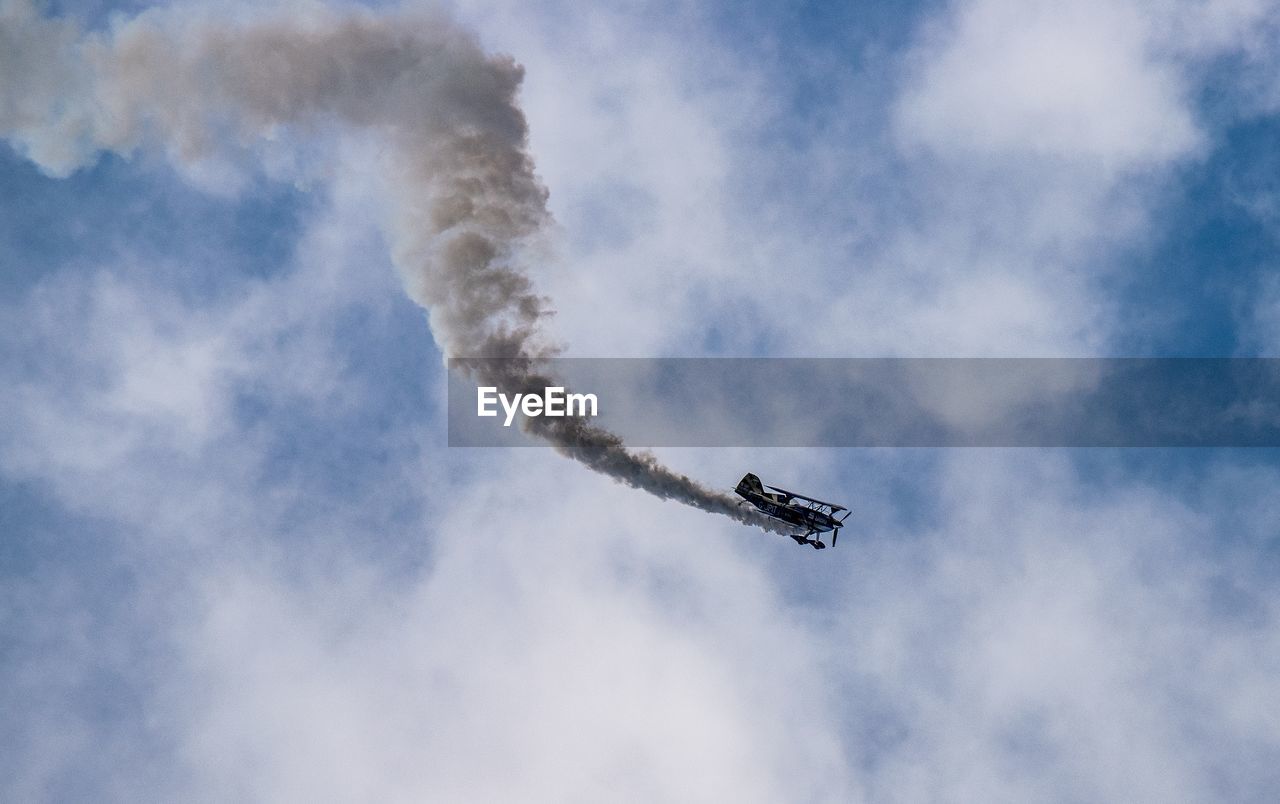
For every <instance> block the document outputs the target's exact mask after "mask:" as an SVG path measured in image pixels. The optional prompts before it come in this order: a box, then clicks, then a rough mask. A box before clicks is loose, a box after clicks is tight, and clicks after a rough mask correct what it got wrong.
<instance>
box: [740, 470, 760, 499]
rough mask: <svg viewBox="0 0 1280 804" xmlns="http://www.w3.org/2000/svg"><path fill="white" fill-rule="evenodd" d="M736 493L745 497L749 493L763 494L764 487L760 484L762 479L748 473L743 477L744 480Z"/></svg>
mask: <svg viewBox="0 0 1280 804" xmlns="http://www.w3.org/2000/svg"><path fill="white" fill-rule="evenodd" d="M734 491H735V492H737V493H738V494H739V495H740V496H743V497H745V496H747V494H748V492H754V493H756V494H763V493H764V485H763V484H761V483H760V478H758V477H756V476H755V475H753V474H751V473H750V472H747V474H745V475H743V477H742V479H741V480H739V481H738V487H737V488H736V489H734Z"/></svg>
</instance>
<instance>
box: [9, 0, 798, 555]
mask: <svg viewBox="0 0 1280 804" xmlns="http://www.w3.org/2000/svg"><path fill="white" fill-rule="evenodd" d="M522 76H523V73H522V69H521V68H520V66H519V65H518V64H516V63H515V62H514V61H512V60H511V59H510V58H507V57H504V56H490V55H488V54H486V53H485V52H484V51H483V50H482V49H481V48H480V46H479V44H478V43H477V42H476V40H475V38H474V37H473V36H471V35H470V34H469V33H468V32H466V31H464V30H463V29H461V28H460V27H458V26H457V25H456V24H455V23H454V22H452V21H451V20H449V19H447V18H446V17H444V16H442V15H439V14H436V15H425V16H423V15H419V16H415V17H412V18H407V17H395V18H388V17H379V16H374V15H372V14H370V13H367V12H349V13H344V14H342V15H336V14H333V13H331V12H327V11H322V10H313V11H311V12H310V13H308V14H306V15H303V16H301V17H299V16H297V15H294V16H291V17H290V18H289V19H288V20H260V21H254V22H251V23H243V24H228V23H226V22H222V21H217V20H212V19H204V20H200V21H195V22H193V21H191V20H190V19H189V18H183V17H178V16H176V15H172V14H165V13H163V12H160V13H145V14H142V15H140V16H139V17H137V18H135V19H133V20H131V21H128V22H124V23H120V24H116V25H115V26H114V27H113V28H112V30H111V31H110V32H109V33H106V34H84V33H82V32H81V31H80V30H79V29H78V27H77V26H76V25H75V24H74V23H73V22H70V21H65V20H56V19H45V18H42V17H40V15H39V14H38V13H37V12H36V11H35V9H34V8H33V6H32V5H31V4H30V3H28V2H24V1H23V0H18V1H17V2H15V1H14V0H0V133H3V135H4V136H5V137H6V138H8V139H9V141H10V142H11V143H12V144H14V146H15V147H17V148H18V149H19V150H20V151H22V152H23V153H25V154H26V155H28V156H29V157H30V158H31V159H32V160H34V161H36V162H37V163H39V164H40V165H41V166H42V167H43V168H44V169H45V170H46V171H48V172H49V173H51V174H54V175H65V174H67V173H70V172H71V171H73V170H74V169H75V168H77V167H78V166H81V165H84V164H87V163H89V162H90V161H92V160H93V159H94V158H95V156H96V154H98V153H99V152H101V151H116V152H121V153H127V152H129V151H131V150H133V149H136V148H138V147H145V146H149V145H153V146H159V147H163V148H164V149H165V150H166V151H167V152H168V153H170V155H171V156H172V157H173V158H175V159H178V160H183V159H189V158H191V157H194V156H197V155H199V154H201V153H202V152H203V151H205V150H207V149H208V148H209V147H210V145H211V144H212V143H214V142H216V141H217V140H218V139H219V138H225V137H239V138H240V139H242V140H252V139H254V138H258V137H261V136H263V135H264V134H266V133H268V132H270V131H271V130H272V129H273V128H274V127H276V126H285V125H298V124H306V123H308V122H313V121H315V122H325V121H338V122H341V123H343V124H347V125H351V126H355V127H359V128H362V129H366V130H369V131H371V132H373V133H375V134H376V135H378V136H381V137H383V138H384V139H385V141H386V142H387V144H388V149H389V152H390V155H391V160H390V161H391V164H392V166H393V167H392V176H391V179H392V181H391V184H392V188H393V192H394V194H395V198H394V201H395V204H394V220H393V221H392V222H391V224H390V226H391V235H392V238H391V239H392V244H393V249H394V253H393V255H392V257H393V260H394V262H395V264H396V266H397V267H398V269H399V270H400V272H401V274H402V276H403V279H404V283H405V287H406V289H407V291H408V293H409V295H410V296H411V297H412V298H413V299H414V300H415V301H416V302H417V303H419V304H420V305H422V306H423V307H424V308H425V309H426V310H427V313H428V319H429V322H430V326H431V331H432V334H433V335H434V337H435V339H436V342H437V343H438V344H439V345H440V348H441V350H442V351H443V352H444V354H445V356H446V357H459V358H468V357H477V358H480V357H503V358H516V360H515V361H494V362H489V363H486V362H484V361H480V362H477V363H472V364H470V367H471V370H472V371H473V373H476V374H477V375H478V378H479V379H481V380H483V382H484V383H485V384H490V385H495V386H498V387H499V388H502V389H503V390H505V391H511V392H514V391H521V390H525V389H528V388H534V387H536V388H541V387H543V386H545V385H550V384H554V383H553V382H552V381H551V380H550V378H546V377H542V376H540V375H539V373H538V359H539V358H542V357H547V356H549V355H550V354H551V353H552V350H551V349H550V348H548V347H547V346H546V345H545V343H544V342H543V340H542V338H541V337H540V325H541V322H542V320H543V318H545V317H546V316H547V315H548V314H549V309H548V307H547V301H546V299H544V298H543V297H541V296H539V295H538V294H537V293H536V292H535V291H534V288H533V287H532V284H531V283H530V281H529V278H528V277H527V276H526V275H525V273H524V272H523V271H522V270H521V267H520V265H519V263H518V260H517V255H518V254H519V252H520V249H521V247H522V245H525V244H527V242H528V241H529V239H530V238H532V237H534V236H535V235H536V234H537V233H538V232H539V231H540V230H541V229H542V227H543V226H544V225H545V224H546V223H547V222H548V220H549V216H548V213H547V208H546V200H547V191H546V189H545V188H544V187H543V186H542V185H541V183H540V182H539V181H538V178H537V176H536V175H535V173H534V167H533V163H532V161H531V160H530V158H529V154H528V151H527V147H526V145H527V129H526V124H525V119H524V115H523V113H522V112H521V110H520V107H519V104H518V102H517V92H518V89H519V86H520V82H521V79H522ZM495 363H501V364H503V365H504V366H507V368H505V369H502V370H497V369H493V368H491V367H492V366H493V365H494V364H495ZM511 366H517V368H516V369H514V370H513V369H511V368H510V367H511ZM525 426H526V430H527V431H528V432H530V433H531V434H533V435H535V436H537V437H539V438H542V439H545V440H547V441H548V442H549V443H551V444H552V445H553V446H554V447H555V448H556V449H557V450H558V451H559V452H561V453H562V454H564V455H566V456H568V457H570V458H573V459H574V460H577V461H579V462H581V463H583V464H585V465H586V466H588V467H589V468H591V469H592V470H594V471H597V472H601V473H604V474H606V475H608V476H610V477H613V478H615V479H616V480H618V481H620V482H623V483H626V484H627V485H630V486H633V487H635V488H638V489H643V490H644V491H647V492H649V493H651V494H655V495H657V496H659V497H662V498H664V499H671V500H677V501H679V502H682V503H685V504H687V505H692V506H695V507H697V508H701V509H703V510H706V511H711V512H715V513H719V514H724V515H727V516H730V517H733V518H735V519H738V520H740V521H742V522H746V523H748V524H752V525H756V526H759V527H763V528H765V529H767V530H773V531H776V532H787V529H786V528H784V527H783V526H781V525H779V524H778V523H775V522H774V521H773V520H771V519H768V518H766V517H764V516H762V515H760V514H758V513H756V512H755V511H752V510H745V509H743V508H740V507H739V506H738V505H737V504H736V502H737V501H736V500H735V499H734V498H733V497H731V496H729V495H727V494H724V493H720V492H716V491H713V490H711V489H708V488H706V487H705V486H703V485H701V484H699V483H697V482H695V481H693V480H691V479H690V478H688V477H687V476H685V475H682V474H679V473H676V472H673V471H672V470H670V469H668V468H667V467H665V466H663V465H662V464H661V463H659V462H658V460H657V459H656V458H655V457H654V456H652V455H649V454H646V453H637V452H634V451H631V450H628V449H627V448H626V446H625V445H624V444H623V443H622V441H621V439H619V438H618V437H617V436H616V435H614V434H612V433H610V432H608V431H606V430H603V429H601V428H598V427H593V426H591V425H588V424H586V423H584V422H583V421H581V420H577V419H555V420H553V419H527V420H526V425H525Z"/></svg>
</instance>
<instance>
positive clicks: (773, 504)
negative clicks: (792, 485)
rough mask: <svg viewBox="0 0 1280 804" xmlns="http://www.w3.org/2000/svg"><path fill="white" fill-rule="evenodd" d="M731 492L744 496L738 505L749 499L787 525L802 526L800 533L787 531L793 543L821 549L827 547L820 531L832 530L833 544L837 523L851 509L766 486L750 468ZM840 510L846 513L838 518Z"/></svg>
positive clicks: (835, 537)
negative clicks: (803, 530) (793, 540)
mask: <svg viewBox="0 0 1280 804" xmlns="http://www.w3.org/2000/svg"><path fill="white" fill-rule="evenodd" d="M765 489H769V491H765ZM734 492H735V493H737V495H738V496H739V497H742V498H743V501H742V502H740V503H738V504H739V505H745V504H746V503H751V504H752V505H754V506H755V507H756V508H759V509H760V510H761V511H763V512H764V513H765V514H768V515H769V516H771V517H773V518H774V519H778V520H781V521H783V522H786V523H787V524H788V525H794V526H796V527H798V528H804V529H805V533H804V534H803V535H801V534H799V533H791V534H788V535H789V536H790V537H791V538H793V539H795V540H796V544H799V545H805V544H808V545H812V546H813V549H815V550H822V549H824V548H825V547H826V545H825V544H823V543H822V537H821V536H820V535H819V534H822V533H826V532H827V531H833V532H832V534H831V546H832V547H835V546H836V539H838V538H840V526H841V525H842V524H843V523H844V521H845V520H846V519H848V517H849V513H850V512H849V509H848V508H845V507H844V506H843V505H835V504H833V503H829V502H823V501H822V500H815V499H813V498H812V497H806V496H804V495H803V494H796V493H795V492H794V491H787V490H786V489H780V488H778V487H777V486H765V485H763V484H761V482H760V478H758V477H756V476H755V475H753V474H751V473H750V472H748V473H747V474H746V475H745V476H744V477H743V478H742V480H740V481H739V482H738V487H737V488H736V489H734ZM841 511H844V512H845V515H844V516H842V517H840V518H838V519H837V518H836V514H837V513H839V512H841ZM813 537H817V538H813Z"/></svg>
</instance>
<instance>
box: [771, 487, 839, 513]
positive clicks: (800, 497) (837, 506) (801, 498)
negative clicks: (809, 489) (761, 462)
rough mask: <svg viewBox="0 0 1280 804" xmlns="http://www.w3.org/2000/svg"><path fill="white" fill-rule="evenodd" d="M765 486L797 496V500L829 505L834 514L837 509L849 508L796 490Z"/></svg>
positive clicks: (790, 495) (789, 495)
mask: <svg viewBox="0 0 1280 804" xmlns="http://www.w3.org/2000/svg"><path fill="white" fill-rule="evenodd" d="M765 488H767V489H773V490H774V491H780V492H782V493H783V494H785V495H787V496H788V497H794V498H796V499H797V500H806V501H808V502H811V503H817V504H818V505H825V506H827V507H828V508H830V509H831V513H833V514H834V513H835V512H836V511H846V510H848V509H846V508H845V507H844V506H843V505H836V504H835V503H829V502H824V501H822V500H815V499H814V498H812V497H806V496H804V495H803V494H796V493H795V492H794V491H787V490H786V489H780V488H778V487H777V486H765Z"/></svg>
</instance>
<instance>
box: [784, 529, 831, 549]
mask: <svg viewBox="0 0 1280 804" xmlns="http://www.w3.org/2000/svg"><path fill="white" fill-rule="evenodd" d="M817 535H818V532H817V531H816V530H811V531H809V532H808V533H806V534H804V535H803V536H801V535H800V534H799V533H792V534H791V538H793V539H795V540H796V544H798V545H801V546H803V545H806V544H807V545H809V546H810V547H812V548H813V549H814V550H825V549H827V546H826V545H825V544H823V543H822V540H821V539H811V538H809V537H810V536H817Z"/></svg>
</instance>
